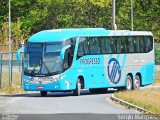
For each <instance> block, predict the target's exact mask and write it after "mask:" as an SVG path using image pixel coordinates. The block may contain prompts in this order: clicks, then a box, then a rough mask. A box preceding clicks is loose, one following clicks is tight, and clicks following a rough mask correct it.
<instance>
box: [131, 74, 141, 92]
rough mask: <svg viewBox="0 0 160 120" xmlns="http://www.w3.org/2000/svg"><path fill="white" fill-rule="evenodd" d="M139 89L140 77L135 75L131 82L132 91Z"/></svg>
mask: <svg viewBox="0 0 160 120" xmlns="http://www.w3.org/2000/svg"><path fill="white" fill-rule="evenodd" d="M139 88H140V77H139V76H138V75H136V77H135V79H134V81H133V90H139Z"/></svg>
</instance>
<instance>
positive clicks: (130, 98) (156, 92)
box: [114, 72, 160, 114]
mask: <svg viewBox="0 0 160 120" xmlns="http://www.w3.org/2000/svg"><path fill="white" fill-rule="evenodd" d="M152 85H154V86H160V72H155V82H154V83H153V84H152ZM114 95H115V97H117V98H120V99H122V100H124V101H127V102H129V103H132V104H134V105H137V106H140V107H142V108H144V109H147V110H148V111H150V112H151V113H154V114H160V107H159V106H160V89H152V90H141V91H139V90H135V91H120V92H117V93H115V94H114Z"/></svg>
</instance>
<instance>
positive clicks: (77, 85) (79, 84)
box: [74, 78, 82, 96]
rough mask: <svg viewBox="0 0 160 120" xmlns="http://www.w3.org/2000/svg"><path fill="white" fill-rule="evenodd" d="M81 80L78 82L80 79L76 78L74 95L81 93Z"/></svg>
mask: <svg viewBox="0 0 160 120" xmlns="http://www.w3.org/2000/svg"><path fill="white" fill-rule="evenodd" d="M81 86H82V85H81V82H80V79H79V78H78V79H77V83H76V89H75V90H74V95H75V96H80V94H81Z"/></svg>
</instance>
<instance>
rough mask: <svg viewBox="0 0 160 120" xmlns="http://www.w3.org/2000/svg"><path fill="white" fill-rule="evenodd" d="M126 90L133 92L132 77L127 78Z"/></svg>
mask: <svg viewBox="0 0 160 120" xmlns="http://www.w3.org/2000/svg"><path fill="white" fill-rule="evenodd" d="M125 90H132V78H131V76H130V75H128V76H127V78H126V85H125Z"/></svg>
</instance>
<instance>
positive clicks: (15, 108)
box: [0, 90, 139, 120]
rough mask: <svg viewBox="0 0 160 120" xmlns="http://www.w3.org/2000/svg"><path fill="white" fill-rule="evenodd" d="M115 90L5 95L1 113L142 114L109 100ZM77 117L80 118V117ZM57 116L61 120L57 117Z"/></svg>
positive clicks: (2, 100)
mask: <svg viewBox="0 0 160 120" xmlns="http://www.w3.org/2000/svg"><path fill="white" fill-rule="evenodd" d="M113 92H114V90H110V91H109V92H108V93H106V94H90V92H89V91H88V90H84V91H82V92H81V93H82V95H81V96H73V94H72V92H68V93H50V94H48V96H47V97H41V96H40V94H39V93H30V94H27V95H18V96H14V95H13V96H3V97H0V113H2V114H31V115H28V116H36V115H35V114H37V116H39V115H41V114H50V115H49V116H50V117H53V116H51V114H57V115H61V117H62V115H71V116H72V117H73V116H75V117H76V116H81V117H82V116H83V117H84V116H85V115H86V117H89V118H92V120H94V118H93V114H94V116H95V119H97V118H96V117H97V115H101V117H102V118H103V117H104V118H106V117H105V115H109V114H136V113H139V112H137V111H135V110H128V109H126V108H124V107H122V106H120V105H117V104H115V103H113V102H112V101H111V100H110V99H109V98H110V96H111V95H112V94H113ZM102 114H103V115H102ZM49 116H48V117H49ZM23 117H24V116H23ZM42 117H44V116H42ZM55 117H56V116H55ZM63 117H64V116H63ZM68 117H69V116H68ZM111 117H112V116H111ZM25 118H26V117H24V120H25ZM27 118H28V117H27ZM64 118H66V117H64ZM78 118H79V119H80V117H78ZM56 119H58V116H57V118H56ZM68 119H70V118H68ZM46 120H47V119H46ZM65 120H67V119H65Z"/></svg>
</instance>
